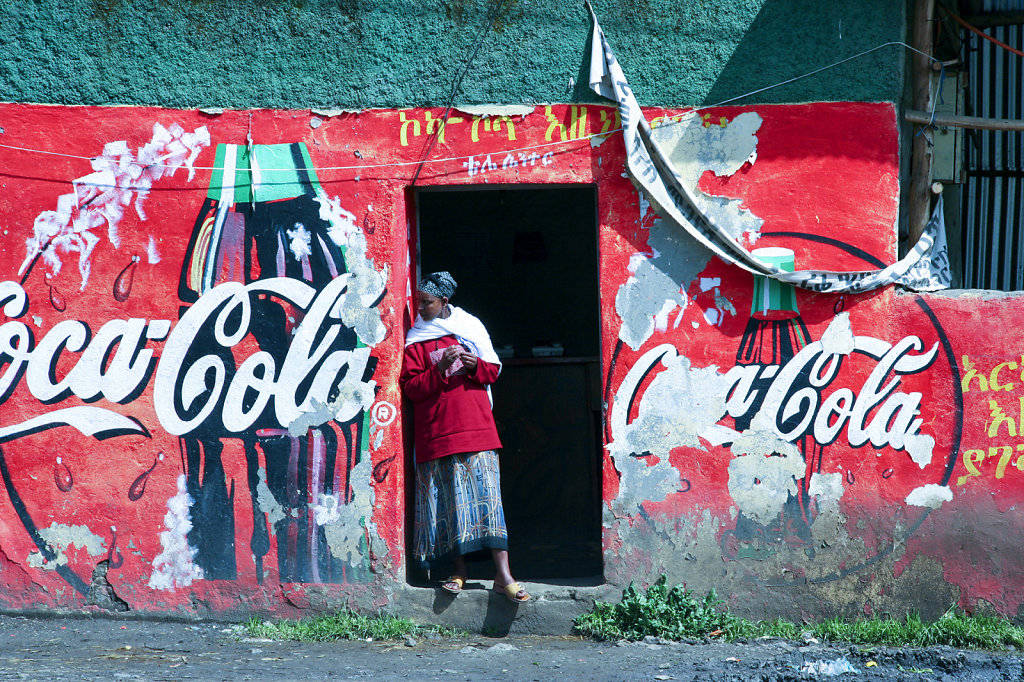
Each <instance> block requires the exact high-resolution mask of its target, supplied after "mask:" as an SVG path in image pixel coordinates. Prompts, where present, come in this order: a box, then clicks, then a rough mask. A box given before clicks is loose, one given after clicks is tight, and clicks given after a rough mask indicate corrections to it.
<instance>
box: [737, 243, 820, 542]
mask: <svg viewBox="0 0 1024 682" xmlns="http://www.w3.org/2000/svg"><path fill="white" fill-rule="evenodd" d="M752 253H753V255H754V256H756V257H757V259H758V260H760V261H762V262H764V263H766V264H771V265H774V266H775V267H777V268H779V269H781V270H785V271H787V272H793V270H794V269H795V257H794V254H793V251H791V250H789V249H783V248H774V247H773V248H762V249H755V250H754V251H753V252H752ZM810 341H811V339H810V336H809V335H808V333H807V327H806V325H804V321H803V320H802V319H801V318H800V310H799V308H798V307H797V303H796V290H795V289H794V287H793V286H792V285H790V284H785V283H783V282H779V281H778V280H775V279H771V278H768V277H762V276H759V275H755V276H754V294H753V300H752V302H751V311H750V320H749V321H748V322H747V327H746V329H745V330H744V332H743V338H742V340H741V341H740V345H739V348H738V350H737V351H736V364H737V365H741V366H759V367H760V368H761V369H760V370H759V371H758V372H757V376H756V378H755V379H754V382H753V385H752V387H751V391H750V395H751V396H752V401H751V404H750V406H749V409H747V410H745V412H744V414H743V415H741V416H738V417H736V418H735V428H736V430H737V431H740V432H743V431H745V430H747V429H748V428H750V424H751V421H752V420H753V418H754V416H755V415H757V413H758V412H759V411H760V409H761V407H762V405H763V403H764V399H765V396H766V394H767V393H768V389H769V387H770V386H771V384H772V380H773V378H774V377H775V376H776V375H777V374H778V372H779V370H780V369H781V368H782V367H783V366H785V364H786V363H787V362H789V361H790V360H792V359H793V356H794V355H796V354H797V353H798V352H799V351H800V350H801V349H802V348H803V347H804V346H806V345H807V344H808V343H810ZM803 382H806V377H798V379H797V382H796V383H798V384H802V383H803ZM798 388H799V386H797V385H794V386H793V387H792V388H791V389H790V390H796V389H798ZM781 419H782V418H781V417H780V423H779V424H777V427H778V428H779V430H780V431H781V432H783V433H788V432H789V431H790V430H791V429H792V428H793V427H795V426H796V423H795V422H797V421H799V419H800V415H794V416H793V417H791V418H790V420H789V421H794V423H793V424H789V423H788V422H787V421H781ZM794 443H795V444H796V446H797V447H798V448H799V450H800V453H801V455H802V456H803V458H804V463H805V468H804V475H803V478H801V479H799V480H797V481H796V494H795V495H794V494H792V493H789V494H788V497H787V499H786V501H785V503H784V504H783V507H782V511H781V512H780V513H779V516H778V517H777V518H776V519H775V521H774V522H773V523H771V524H763V523H758V522H757V521H754V520H753V519H751V518H749V516H746V515H744V514H743V513H742V510H741V511H740V514H739V516H738V517H737V520H736V530H735V534H734V536H732V535H731V536H730V537H729V540H730V543H733V544H735V543H734V541H739V542H740V543H753V544H755V545H757V546H758V547H759V548H760V549H754V550H751V551H752V553H754V554H756V553H758V552H760V551H763V550H764V546H765V545H768V546H770V545H777V544H779V543H780V542H784V543H785V544H787V545H789V546H790V547H802V548H803V550H804V552H805V553H806V554H807V555H808V556H813V555H814V547H813V544H812V539H811V530H810V527H811V524H812V523H813V521H814V517H815V516H816V511H817V510H816V509H815V507H814V502H813V499H812V498H811V496H810V495H809V493H808V487H809V486H810V481H811V477H812V475H813V474H814V473H815V472H817V471H820V470H821V456H822V447H821V446H820V445H818V444H817V442H816V441H815V440H814V437H813V436H812V435H811V434H810V433H809V429H808V433H803V434H800V435H799V436H797V437H796V438H795V440H794ZM723 546H725V542H723ZM736 551H737V548H736V547H732V548H731V551H729V552H728V553H733V552H736ZM769 551H770V550H769ZM742 553H743V552H742V551H739V554H742Z"/></svg>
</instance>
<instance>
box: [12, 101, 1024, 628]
mask: <svg viewBox="0 0 1024 682" xmlns="http://www.w3.org/2000/svg"><path fill="white" fill-rule="evenodd" d="M509 111H513V110H505V111H499V110H497V109H495V110H494V111H493V112H491V113H490V114H489V115H487V114H485V113H484V112H477V113H475V114H470V113H465V112H460V111H455V112H453V113H452V115H451V117H450V118H449V119H448V121H447V125H444V126H443V127H442V120H443V112H442V111H440V110H379V111H366V112H362V113H359V114H348V113H342V114H338V115H335V116H327V115H324V114H310V113H308V112H297V111H253V112H240V111H228V112H223V113H218V114H206V113H203V112H197V111H172V110H164V109H147V108H102V107H88V108H72V107H48V106H34V105H0V126H2V127H3V129H4V133H3V135H2V136H0V144H2V145H4V146H0V185H2V188H0V216H2V217H0V227H2V229H3V241H2V242H0V243H2V245H3V246H2V249H3V256H4V258H3V261H2V264H0V281H2V282H3V283H2V285H0V305H2V313H3V317H2V318H0V321H2V324H0V415H2V416H0V450H2V454H0V474H2V478H3V488H4V494H3V495H0V550H2V551H0V582H2V583H3V586H4V589H3V590H2V596H0V603H2V604H3V606H4V607H5V608H28V607H39V606H49V607H58V606H60V607H76V608H90V606H89V604H90V603H93V602H95V583H96V580H97V579H99V578H103V577H104V576H105V579H106V580H107V581H109V583H110V585H111V586H112V589H113V591H114V592H115V593H116V595H117V598H118V599H119V600H121V601H122V602H123V604H124V607H125V608H131V609H135V610H141V611H153V612H166V611H177V612H183V613H196V614H232V613H243V612H247V611H250V610H253V609H261V610H269V611H273V612H277V613H282V614H286V613H291V612H294V611H296V610H300V609H304V608H307V607H309V606H310V605H313V606H316V605H317V604H322V605H330V604H337V603H342V602H345V603H360V604H365V605H368V606H370V605H381V604H383V603H385V602H386V601H387V599H388V596H389V595H390V594H391V593H392V592H393V591H395V590H397V589H399V588H400V587H401V585H402V584H403V583H404V568H403V566H404V558H405V548H404V546H403V543H404V536H405V529H404V518H405V517H404V514H405V511H404V504H405V502H404V499H403V496H404V492H403V491H404V477H405V476H406V466H407V464H406V462H407V459H406V457H405V453H404V452H403V445H402V438H401V432H402V418H401V414H400V407H401V399H400V394H399V391H398V387H397V376H398V371H399V364H400V362H401V349H402V339H403V337H404V330H405V329H406V328H407V325H408V323H409V318H408V311H409V308H408V293H409V290H410V289H409V286H410V284H409V282H410V273H409V269H410V263H411V261H412V258H411V256H410V250H409V244H410V239H411V237H410V234H411V232H413V230H411V227H412V226H410V225H409V224H408V221H407V218H406V216H408V215H412V211H411V208H410V206H409V205H408V202H409V201H410V197H411V195H409V194H407V193H406V189H407V187H408V186H409V184H410V182H411V181H412V178H413V177H414V176H416V175H417V173H418V176H417V184H419V185H474V184H476V185H482V184H521V183H536V184H547V183H553V184H554V183H562V184H564V183H585V184H595V185H596V186H597V188H598V202H599V204H598V220H599V230H600V231H599V251H600V270H601V291H600V301H601V328H602V372H603V379H602V381H603V388H604V397H605V400H604V403H605V414H604V417H605V419H604V424H603V435H604V440H605V446H606V447H605V455H604V463H603V481H604V482H603V488H604V508H605V522H604V529H603V533H604V559H605V576H606V579H607V580H608V581H609V582H610V583H612V584H613V585H624V584H626V583H628V582H629V581H630V580H634V579H636V580H641V581H643V580H648V579H652V578H653V577H656V576H657V575H658V574H659V573H663V572H664V573H668V574H669V575H670V576H671V577H672V578H673V579H676V580H679V581H686V582H687V583H688V584H690V585H691V586H694V587H698V588H705V589H706V588H709V587H715V588H716V589H718V590H719V592H720V593H723V594H726V595H728V597H729V598H730V599H731V600H732V601H733V603H734V605H736V606H738V607H739V608H744V609H747V610H750V611H751V612H753V613H756V614H758V615H763V614H764V612H765V611H766V610H767V612H768V613H769V614H771V613H821V612H831V613H834V612H850V611H861V610H868V611H870V610H872V609H882V610H901V609H903V610H905V609H908V608H916V609H918V610H921V609H924V608H926V604H929V603H932V602H933V601H934V599H935V596H936V595H939V596H940V597H942V598H945V599H947V600H948V601H949V603H960V604H962V605H964V606H968V607H971V606H973V605H975V604H977V603H979V601H981V600H984V601H986V602H989V603H991V604H993V605H995V606H996V608H997V609H999V610H1000V611H1003V612H1009V613H1015V612H1016V609H1017V606H1018V605H1019V604H1020V602H1021V590H1022V588H1024V580H1022V578H1024V576H1020V575H1018V574H1017V571H1018V570H1019V569H1016V568H1014V565H1013V563H1012V561H1009V560H1008V559H1009V558H1010V557H1012V555H1013V554H1012V553H1013V548H1014V547H1015V543H1017V542H1018V540H1019V539H1020V538H1018V537H1017V536H1018V534H1019V531H1018V530H1017V528H1019V527H1020V524H1019V523H1016V520H1017V516H1016V514H1017V512H1016V507H1017V504H1018V502H1019V500H1018V499H1017V497H1018V496H1019V492H1018V491H1019V490H1021V488H1020V486H1016V485H1014V482H1015V480H1016V478H1015V477H1016V476H1020V475H1022V474H1021V472H1022V471H1024V459H1022V455H1024V446H1020V445H1018V442H1019V441H1020V439H1021V438H1022V437H1024V421H1022V418H1021V414H1020V413H1021V411H1022V406H1024V398H1020V399H1019V400H1018V394H1020V395H1024V386H1022V384H1024V374H1022V371H1024V357H1022V356H1021V353H1020V352H1017V351H1015V350H1014V349H1013V346H1012V342H1010V340H1009V339H1008V338H1003V335H1005V334H1006V332H1001V331H993V332H989V329H992V330H1001V329H1012V324H1010V322H1011V321H1012V320H1013V319H1014V317H1015V310H1016V302H1015V299H1013V298H1000V299H988V298H983V297H982V296H980V295H957V296H948V295H930V296H919V295H914V294H911V293H904V292H896V291H894V290H892V289H891V288H889V289H885V290H882V291H878V292H874V293H872V294H866V295H860V296H836V295H829V294H821V293H812V292H806V291H795V290H793V289H792V288H788V287H784V286H779V285H777V284H776V283H774V282H764V281H755V279H754V278H753V277H752V276H751V275H749V274H747V273H744V272H742V271H740V270H737V269H735V268H733V267H731V266H727V265H725V264H723V263H722V262H721V261H719V260H717V259H715V258H711V257H710V256H709V255H708V254H707V253H706V252H704V251H703V250H702V249H700V247H699V246H697V245H696V244H695V242H694V241H693V240H691V239H690V238H688V237H687V236H686V235H682V234H678V233H675V232H671V231H669V230H668V229H667V228H663V226H662V225H661V224H660V221H659V219H658V218H657V216H656V215H655V214H654V212H653V211H652V210H651V209H650V207H649V206H648V205H647V203H646V201H645V200H644V199H643V198H642V197H640V196H638V195H637V193H636V191H635V190H634V189H633V187H632V185H631V184H630V183H629V181H628V179H627V178H626V177H625V174H624V165H623V156H624V155H623V149H622V144H621V137H620V136H617V135H616V134H615V129H616V128H617V126H618V121H617V120H616V115H615V113H614V110H613V109H611V108H609V107H595V106H541V107H536V108H533V109H532V110H529V109H524V110H523V111H521V112H518V113H514V114H510V113H509ZM683 113H684V112H679V111H660V110H652V111H650V112H648V116H649V118H651V119H654V122H655V125H656V133H657V135H658V138H659V141H660V142H661V143H662V144H663V145H664V146H665V147H666V149H667V150H668V151H669V152H670V155H671V156H672V158H673V161H674V162H675V163H676V164H677V166H678V168H679V169H680V171H681V173H682V174H683V176H684V177H685V178H687V179H688V181H689V182H690V183H691V184H692V186H694V187H696V188H697V189H698V199H699V200H700V201H701V202H702V203H703V205H702V207H701V208H702V210H704V211H705V212H708V213H709V214H713V215H715V216H716V217H717V218H719V219H721V221H722V223H723V224H728V225H730V226H731V228H730V229H731V230H732V231H733V236H734V237H735V238H736V239H737V240H740V241H742V242H743V243H744V244H745V245H746V246H747V247H748V248H750V249H762V251H758V253H759V254H761V255H763V256H764V257H766V258H767V257H771V258H776V259H779V260H778V262H780V263H783V264H784V265H786V266H789V267H796V268H798V269H805V268H806V269H832V270H844V269H865V268H872V267H881V266H882V265H884V264H888V263H891V262H892V261H893V260H895V258H896V253H895V231H896V221H897V215H898V205H899V204H898V202H899V191H898V187H899V185H898V169H899V157H898V129H897V126H896V118H895V112H894V110H893V108H892V106H890V105H886V104H848V103H839V104H807V105H785V106H764V107H756V108H754V109H749V108H738V107H734V108H720V109H715V110H709V111H702V112H698V113H696V114H688V115H682V114H683ZM434 134H438V138H437V144H436V146H435V147H434V148H433V151H432V153H431V159H441V160H440V161H434V160H432V161H431V162H429V163H426V164H424V165H423V166H422V168H420V167H419V166H418V163H419V162H420V161H421V160H423V158H424V155H425V153H426V151H427V147H428V145H429V140H430V136H431V135H434ZM418 169H419V170H418ZM566 268H567V269H566V276H567V277H569V276H571V271H570V270H571V267H570V266H568V265H567V266H566ZM981 329H985V332H984V333H981V331H980V330H981ZM567 475H568V474H567ZM780 592H781V593H782V594H785V595H787V597H788V599H786V600H781V601H780V600H779V599H778V596H777V595H778V594H780ZM773 595H774V596H773ZM949 603H943V604H941V605H939V608H940V609H944V608H946V607H947V606H948V605H949Z"/></svg>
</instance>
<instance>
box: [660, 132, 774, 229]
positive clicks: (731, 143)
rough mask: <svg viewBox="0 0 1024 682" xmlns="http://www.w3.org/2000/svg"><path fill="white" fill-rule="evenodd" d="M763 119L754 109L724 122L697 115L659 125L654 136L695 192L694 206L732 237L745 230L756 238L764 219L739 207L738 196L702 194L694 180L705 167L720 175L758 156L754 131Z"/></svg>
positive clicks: (734, 170) (727, 173) (706, 169)
mask: <svg viewBox="0 0 1024 682" xmlns="http://www.w3.org/2000/svg"><path fill="white" fill-rule="evenodd" d="M762 123H764V120H763V119H762V118H761V117H760V116H759V115H757V114H756V113H754V112H746V113H743V114H740V115H739V116H737V117H736V118H734V119H733V120H732V121H729V122H728V123H727V125H725V126H724V127H723V126H717V125H713V126H710V127H708V126H705V125H704V122H703V121H702V120H701V118H700V117H699V116H687V117H685V118H683V119H681V120H680V121H678V122H672V123H668V124H664V125H660V126H658V127H657V128H655V129H654V131H653V133H652V134H653V137H654V139H656V140H657V141H658V143H659V144H660V145H661V146H662V148H663V149H664V150H665V152H666V153H667V154H668V157H669V159H670V160H671V162H672V165H673V167H674V168H675V169H676V171H677V172H678V173H679V175H680V176H681V178H682V180H683V183H684V184H685V185H686V186H687V187H689V188H690V189H691V190H693V192H694V196H695V198H696V203H697V207H698V208H699V209H700V210H701V211H703V212H704V214H705V215H707V216H708V217H709V218H711V219H712V220H713V221H714V222H715V224H718V225H723V226H725V229H726V231H727V232H728V233H729V234H730V235H731V236H732V237H733V238H739V237H740V236H741V235H743V234H744V233H746V234H748V235H751V236H752V238H751V240H750V241H755V240H756V238H757V234H758V231H759V230H760V229H761V225H762V224H763V223H764V221H762V220H761V218H759V217H758V216H756V215H754V214H753V213H752V212H751V211H749V210H747V209H745V208H742V207H741V204H742V202H741V201H740V200H738V199H728V198H723V197H716V196H711V195H708V194H705V193H704V192H703V191H702V190H700V189H698V187H697V184H698V183H699V181H700V178H701V176H702V175H704V173H705V172H706V171H711V172H712V173H714V174H715V175H717V176H719V177H726V176H730V175H733V174H734V173H736V171H738V170H740V168H742V167H743V166H744V165H745V164H747V163H751V164H753V163H754V162H755V161H756V160H757V143H758V140H757V135H756V133H757V131H758V129H759V128H760V127H761V124H762Z"/></svg>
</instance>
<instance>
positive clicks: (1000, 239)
mask: <svg viewBox="0 0 1024 682" xmlns="http://www.w3.org/2000/svg"><path fill="white" fill-rule="evenodd" d="M986 5H987V6H986V9H991V10H997V11H998V10H1014V9H1021V8H1024V0H988V2H987V3H986ZM984 30H985V32H986V33H987V34H988V35H991V36H992V37H993V38H996V39H997V40H1000V41H1002V42H1004V43H1006V44H1007V45H1010V46H1012V47H1015V48H1017V49H1024V24H1016V25H1011V26H993V27H989V28H986V29H984ZM964 39H965V43H966V44H967V46H968V50H969V51H968V53H967V69H968V93H967V102H968V103H969V104H970V105H971V108H972V109H973V111H972V110H969V111H968V112H967V113H968V114H971V115H973V116H981V117H983V118H1009V119H1018V120H1019V119H1024V59H1022V58H1021V57H1019V56H1017V55H1015V54H1012V53H1011V52H1009V51H1007V50H1004V49H1003V48H1001V47H999V46H998V45H995V44H993V43H992V42H990V41H988V40H984V39H982V38H981V37H980V36H977V35H975V34H973V33H970V32H965V34H964ZM966 145H967V149H966V158H965V166H966V171H967V181H966V184H965V188H964V189H965V197H964V198H965V200H964V202H963V215H962V218H963V230H964V248H963V278H964V282H963V286H964V287H966V288H978V289H1001V290H1004V291H1011V290H1019V289H1024V217H1022V214H1024V133H1022V132H1019V131H1003V130H974V131H971V132H970V133H968V135H967V137H966Z"/></svg>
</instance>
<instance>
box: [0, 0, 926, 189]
mask: <svg viewBox="0 0 1024 682" xmlns="http://www.w3.org/2000/svg"><path fill="white" fill-rule="evenodd" d="M502 2H504V0H502ZM499 9H500V4H499ZM497 16H498V15H497V12H496V13H495V15H494V16H493V17H492V19H491V21H490V23H489V24H488V26H487V30H490V27H491V26H493V23H494V20H495V19H496V18H497ZM480 43H481V41H479V40H478V41H477V50H479V47H480ZM895 45H898V46H901V47H903V48H905V49H907V50H910V51H911V52H915V53H917V54H920V55H923V56H925V57H928V58H929V59H932V60H933V61H937V60H935V58H934V57H932V56H931V55H928V54H925V53H924V52H921V51H920V50H917V49H915V48H913V47H911V46H910V45H908V44H906V43H904V42H902V41H898V40H894V41H889V42H886V43H882V44H881V45H877V46H875V47H872V48H870V49H868V50H864V51H863V52H858V53H857V54H855V55H852V56H850V57H846V58H844V59H840V60H839V61H836V62H833V63H831V64H828V65H826V66H822V67H820V68H817V69H814V70H812V71H808V72H807V73H804V74H800V75H799V76H794V77H792V78H787V79H785V80H783V81H779V82H778V83H773V84H771V85H766V86H764V87H761V88H757V89H756V90H751V91H750V92H746V93H743V94H742V95H736V96H735V97H730V98H728V99H724V100H722V101H720V102H715V103H714V104H705V105H703V106H699V107H690V108H687V109H685V111H683V112H681V113H679V114H673V115H672V116H670V117H667V119H668V120H670V121H671V120H675V119H682V118H684V117H686V116H689V115H691V114H693V113H695V112H698V111H703V110H705V109H713V108H715V107H720V106H724V105H726V104H730V103H732V102H736V101H738V100H741V99H745V98H747V97H751V96H753V95H757V94H760V93H762V92H766V91H768V90H772V89H774V88H778V87H782V86H783V85H788V84H790V83H794V82H796V81H798V80H802V79H804V78H809V77H810V76H814V75H817V74H819V73H822V72H824V71H827V70H829V69H832V68H835V67H837V66H840V65H842V64H846V63H847V62H850V61H853V60H855V59H859V58H861V57H864V56H866V55H869V54H871V53H872V52H877V51H878V50H881V49H883V48H885V47H891V46H895ZM477 50H474V52H473V54H472V55H471V56H470V58H469V60H468V61H467V62H466V66H465V68H464V69H463V74H462V76H464V75H465V72H466V71H468V66H469V64H470V63H471V62H472V60H473V58H474V57H475V56H476V52H477ZM462 76H460V77H459V78H458V79H456V81H455V84H454V86H453V88H452V94H451V96H450V97H449V101H448V105H447V106H446V107H445V115H444V117H443V121H442V122H441V123H440V124H439V125H438V127H437V128H436V129H435V131H434V134H433V137H432V138H431V141H430V143H429V147H428V149H427V151H426V153H425V154H424V156H423V158H421V159H420V160H417V161H396V162H393V163H377V164H361V165H357V166H318V167H317V172H323V171H342V170H355V171H359V170H364V169H366V170H368V169H374V168H401V167H405V166H416V167H417V169H416V174H415V175H414V176H413V179H412V184H413V185H415V183H416V181H417V179H418V177H419V174H420V171H421V169H422V167H423V166H425V165H427V164H437V163H449V162H452V161H464V160H466V159H469V158H470V157H473V156H480V155H481V153H479V152H478V153H475V154H463V155H460V156H449V157H444V158H439V159H431V158H429V155H430V152H431V151H433V147H434V144H435V142H436V140H437V137H438V136H439V135H440V132H441V131H442V130H444V125H445V123H446V122H447V119H448V115H449V113H450V111H451V108H452V100H453V97H454V95H455V93H456V92H457V91H458V87H459V85H460V84H461V82H462ZM621 130H622V128H614V129H612V130H607V131H604V132H601V133H593V134H590V135H586V136H582V137H578V138H575V139H572V140H558V141H554V142H545V143H541V144H535V145H530V146H527V147H517V148H513V149H496V150H493V151H490V152H483V154H511V153H517V152H524V151H530V150H534V149H542V148H546V147H553V146H559V145H567V144H575V143H580V142H585V141H588V140H591V139H593V138H598V137H606V136H609V135H612V134H614V133H617V132H619V131H621ZM0 148H3V149H12V150H16V151H22V152H29V153H33V154H47V155H51V156H63V157H66V158H71V159H82V160H84V161H92V160H93V159H96V158H100V157H91V156H81V155H78V154H68V153H65V152H54V151H46V150H42V149H33V148H29V147H19V146H15V145H7V144H0ZM130 163H133V164H135V165H138V166H144V167H165V168H175V167H176V166H174V165H172V164H162V163H143V162H141V161H131V162H130ZM192 168H193V169H195V170H210V171H213V170H223V168H221V167H219V166H192ZM262 170H263V171H264V172H266V171H288V170H291V169H288V168H264V169H262ZM126 189H127V188H126Z"/></svg>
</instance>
